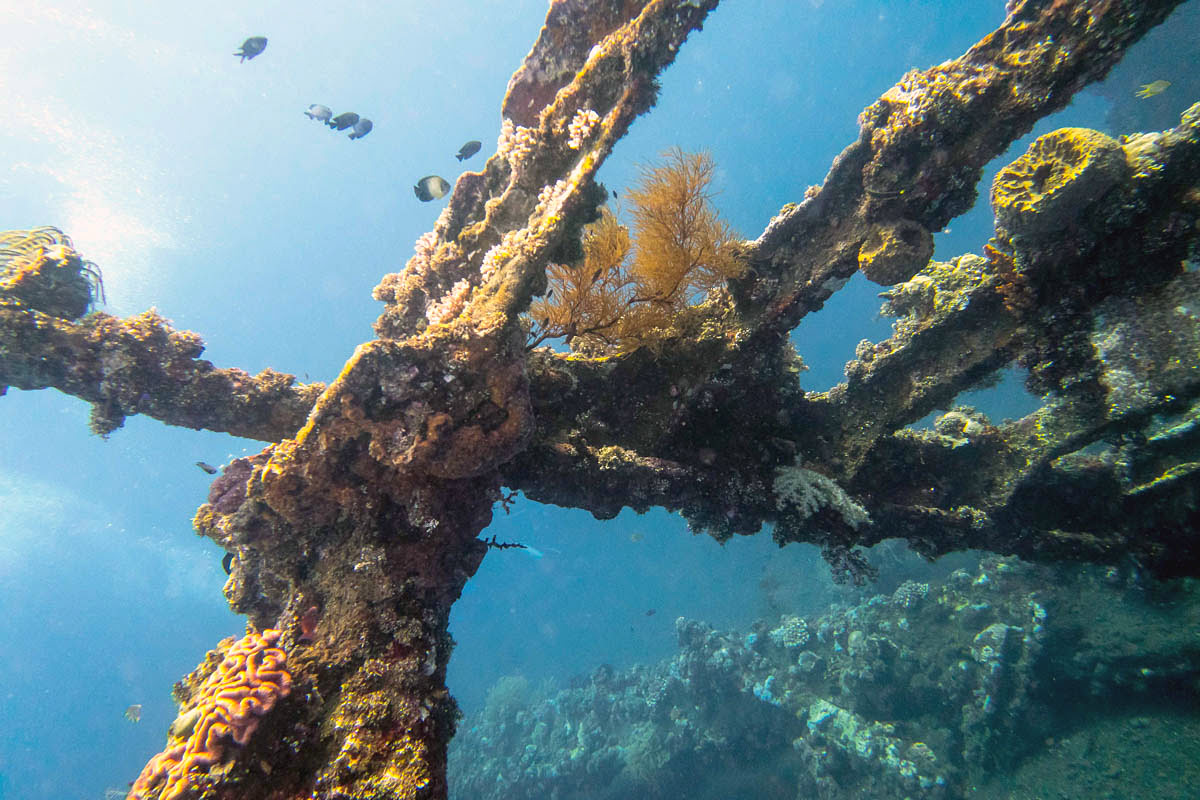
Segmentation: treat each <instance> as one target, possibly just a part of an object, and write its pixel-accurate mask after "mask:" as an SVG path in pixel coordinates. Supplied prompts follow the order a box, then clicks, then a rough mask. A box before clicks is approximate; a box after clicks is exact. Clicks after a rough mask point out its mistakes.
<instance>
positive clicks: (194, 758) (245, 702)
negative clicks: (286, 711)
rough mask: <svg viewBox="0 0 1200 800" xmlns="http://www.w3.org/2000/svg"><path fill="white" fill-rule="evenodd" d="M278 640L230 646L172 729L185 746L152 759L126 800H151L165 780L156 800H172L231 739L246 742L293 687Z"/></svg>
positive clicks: (266, 636)
mask: <svg viewBox="0 0 1200 800" xmlns="http://www.w3.org/2000/svg"><path fill="white" fill-rule="evenodd" d="M279 636H280V632H279V631H277V630H265V631H263V632H262V633H248V634H246V635H245V636H244V637H243V638H241V639H239V640H238V641H236V642H234V643H233V644H232V646H230V647H229V650H228V651H226V653H225V658H224V659H223V660H222V661H221V663H220V664H218V665H217V668H216V670H215V671H214V672H213V674H211V675H209V676H208V678H207V679H206V680H205V681H204V683H203V684H201V686H200V688H199V690H197V692H196V696H195V704H194V705H193V706H192V707H191V708H190V709H189V710H188V711H186V712H184V713H182V714H180V717H179V719H178V720H176V723H175V725H173V726H172V727H171V736H172V739H173V740H174V739H182V740H183V741H182V742H177V743H173V744H172V745H170V746H168V747H167V749H166V750H164V751H163V752H161V753H159V754H158V755H156V756H154V758H152V759H150V762H149V763H148V764H146V767H145V769H143V770H142V774H141V775H139V776H138V779H137V780H136V781H135V782H134V784H133V788H132V789H131V790H130V792H129V800H145V799H146V798H150V797H152V796H153V794H152V792H153V790H154V788H155V787H157V786H158V785H159V784H160V783H162V782H163V781H164V779H165V785H164V786H163V789H162V793H161V794H159V796H158V797H159V800H175V799H176V798H179V797H181V796H182V795H183V794H184V793H185V792H186V791H187V789H188V782H189V780H190V777H191V776H192V775H194V774H196V773H198V772H200V771H201V770H203V769H205V768H207V767H209V766H211V765H212V764H215V763H217V762H218V761H220V760H221V758H222V756H223V755H224V754H225V747H226V744H227V743H228V740H229V739H232V740H233V741H234V742H236V743H237V744H239V745H244V744H246V742H248V741H249V740H250V735H251V734H252V733H254V730H255V729H256V728H257V727H258V723H259V721H260V719H261V718H262V717H263V715H265V714H266V713H267V712H268V711H270V710H271V709H272V708H274V707H275V703H276V702H277V701H278V699H279V698H280V697H285V696H287V694H288V692H290V691H291V688H292V676H291V675H289V674H288V672H287V670H286V669H285V667H286V666H287V654H286V653H284V651H283V650H280V649H279V648H277V647H274V644H275V643H276V642H277V641H278V640H279ZM226 641H229V640H226Z"/></svg>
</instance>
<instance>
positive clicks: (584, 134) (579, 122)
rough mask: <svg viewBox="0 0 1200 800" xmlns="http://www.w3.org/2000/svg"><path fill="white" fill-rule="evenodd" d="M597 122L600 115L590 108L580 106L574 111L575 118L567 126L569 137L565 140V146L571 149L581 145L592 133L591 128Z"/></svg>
mask: <svg viewBox="0 0 1200 800" xmlns="http://www.w3.org/2000/svg"><path fill="white" fill-rule="evenodd" d="M599 122H600V115H599V114H597V113H596V112H595V111H593V110H592V109H590V108H581V109H579V110H578V111H576V112H575V118H574V119H572V120H571V124H570V125H568V126H567V133H569V134H570V135H571V138H570V139H568V140H567V147H569V148H571V149H572V150H578V149H579V148H581V147H583V142H584V140H586V139H587V138H588V137H589V136H591V135H592V129H593V128H595V127H596V125H597V124H598V123H599Z"/></svg>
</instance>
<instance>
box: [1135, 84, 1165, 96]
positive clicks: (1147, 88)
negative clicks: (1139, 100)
mask: <svg viewBox="0 0 1200 800" xmlns="http://www.w3.org/2000/svg"><path fill="white" fill-rule="evenodd" d="M1170 86H1171V82H1170V81H1154V82H1153V83H1147V84H1143V86H1142V88H1141V89H1138V91H1137V96H1138V97H1154V95H1156V94H1162V93H1163V92H1165V91H1166V90H1167V89H1168V88H1169V87H1170Z"/></svg>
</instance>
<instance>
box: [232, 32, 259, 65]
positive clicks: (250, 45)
mask: <svg viewBox="0 0 1200 800" xmlns="http://www.w3.org/2000/svg"><path fill="white" fill-rule="evenodd" d="M266 49H267V37H265V36H251V37H250V38H249V39H247V40H246V41H244V42H242V49H241V50H239V51H238V52H236V53H234V55H235V56H241V57H242V61H243V62H244V61H245V60H246V59H248V58H254V57H255V56H256V55H258V54H259V53H261V52H262V51H263V50H266Z"/></svg>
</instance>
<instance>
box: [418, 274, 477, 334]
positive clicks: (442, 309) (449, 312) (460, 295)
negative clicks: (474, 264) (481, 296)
mask: <svg viewBox="0 0 1200 800" xmlns="http://www.w3.org/2000/svg"><path fill="white" fill-rule="evenodd" d="M470 296H471V283H470V281H468V280H467V279H466V278H463V279H462V280H461V281H459V282H458V283H456V284H454V286H452V287H451V288H450V291H448V292H446V294H445V295H444V296H443V297H442V299H441V300H438V301H437V302H436V303H430V304H429V305H428V306H426V308H425V319H427V320H429V323H430V324H431V325H437V324H439V323H443V322H449V321H450V320H452V319H454V318H455V317H457V316H458V315H459V314H461V313H462V310H463V309H464V308H466V306H467V299H468V298H469V297H470Z"/></svg>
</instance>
